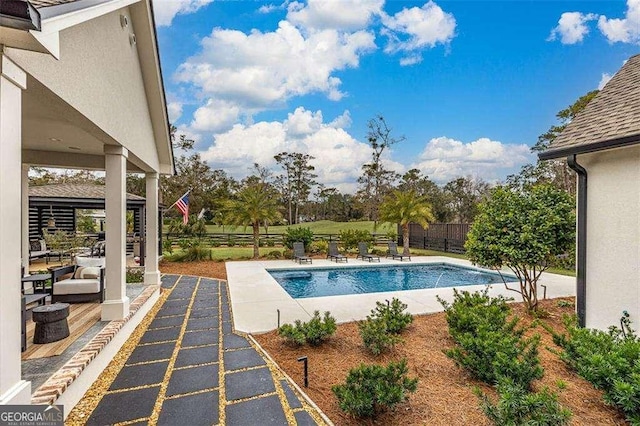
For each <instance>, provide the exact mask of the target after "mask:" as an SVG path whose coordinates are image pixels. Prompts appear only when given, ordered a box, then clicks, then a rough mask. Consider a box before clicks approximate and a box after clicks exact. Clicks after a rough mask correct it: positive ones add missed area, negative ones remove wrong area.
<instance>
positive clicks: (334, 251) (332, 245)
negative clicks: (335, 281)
mask: <svg viewBox="0 0 640 426" xmlns="http://www.w3.org/2000/svg"><path fill="white" fill-rule="evenodd" d="M329 258H330V259H331V260H335V261H336V263H338V262H342V261H343V260H344V263H347V256H345V255H342V254H340V252H339V251H338V243H336V242H335V241H333V242H329V253H328V254H327V259H329Z"/></svg>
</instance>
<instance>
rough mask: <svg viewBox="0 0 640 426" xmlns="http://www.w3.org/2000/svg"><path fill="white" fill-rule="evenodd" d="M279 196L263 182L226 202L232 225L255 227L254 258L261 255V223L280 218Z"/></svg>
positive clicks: (244, 189) (227, 214) (247, 187)
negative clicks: (259, 248) (259, 247)
mask: <svg viewBox="0 0 640 426" xmlns="http://www.w3.org/2000/svg"><path fill="white" fill-rule="evenodd" d="M278 207H279V206H278V202H277V196H276V195H275V194H274V192H273V190H272V189H271V188H270V187H269V186H267V185H265V184H263V183H255V184H251V185H249V186H246V187H244V188H243V189H242V190H240V192H238V194H237V196H236V199H234V200H230V201H228V202H227V204H226V209H225V210H226V217H227V221H228V222H229V223H230V224H231V225H236V226H249V225H250V226H251V227H252V228H253V258H254V259H257V258H258V257H259V256H260V251H259V250H258V246H259V242H260V224H261V223H263V224H265V223H273V222H275V221H277V220H278V219H279V218H280V212H278Z"/></svg>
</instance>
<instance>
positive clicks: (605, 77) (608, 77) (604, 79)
mask: <svg viewBox="0 0 640 426" xmlns="http://www.w3.org/2000/svg"><path fill="white" fill-rule="evenodd" d="M611 78H613V76H612V75H611V74H609V73H606V72H603V73H602V77H601V78H600V83H598V90H602V89H603V88H604V85H605V84H607V83H608V82H609V80H611Z"/></svg>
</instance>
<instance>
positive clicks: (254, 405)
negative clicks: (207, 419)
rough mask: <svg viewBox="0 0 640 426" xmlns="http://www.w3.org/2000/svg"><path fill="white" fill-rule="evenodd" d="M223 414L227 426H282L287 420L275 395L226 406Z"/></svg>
mask: <svg viewBox="0 0 640 426" xmlns="http://www.w3.org/2000/svg"><path fill="white" fill-rule="evenodd" d="M225 413H226V423H227V424H228V425H258V424H259V425H260V426H268V425H277V426H282V425H286V424H287V418H286V417H285V416H284V412H283V411H282V405H281V404H280V400H279V399H278V397H277V396H276V395H272V396H268V397H265V398H258V399H253V400H251V401H244V402H239V403H237V404H232V405H228V406H227V407H226V409H225Z"/></svg>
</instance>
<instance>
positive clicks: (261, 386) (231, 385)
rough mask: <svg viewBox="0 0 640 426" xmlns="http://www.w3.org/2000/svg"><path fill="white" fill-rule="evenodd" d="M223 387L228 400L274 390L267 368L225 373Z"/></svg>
mask: <svg viewBox="0 0 640 426" xmlns="http://www.w3.org/2000/svg"><path fill="white" fill-rule="evenodd" d="M225 389H226V394H227V400H228V401H233V400H235V399H242V398H249V397H252V396H258V395H262V394H265V393H270V392H274V391H275V390H276V388H275V385H274V384H273V378H272V377H271V372H270V371H269V369H268V368H258V369H256V370H248V371H238V372H236V373H227V374H226V375H225ZM230 424H233V423H230ZM238 424H241V423H238Z"/></svg>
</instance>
